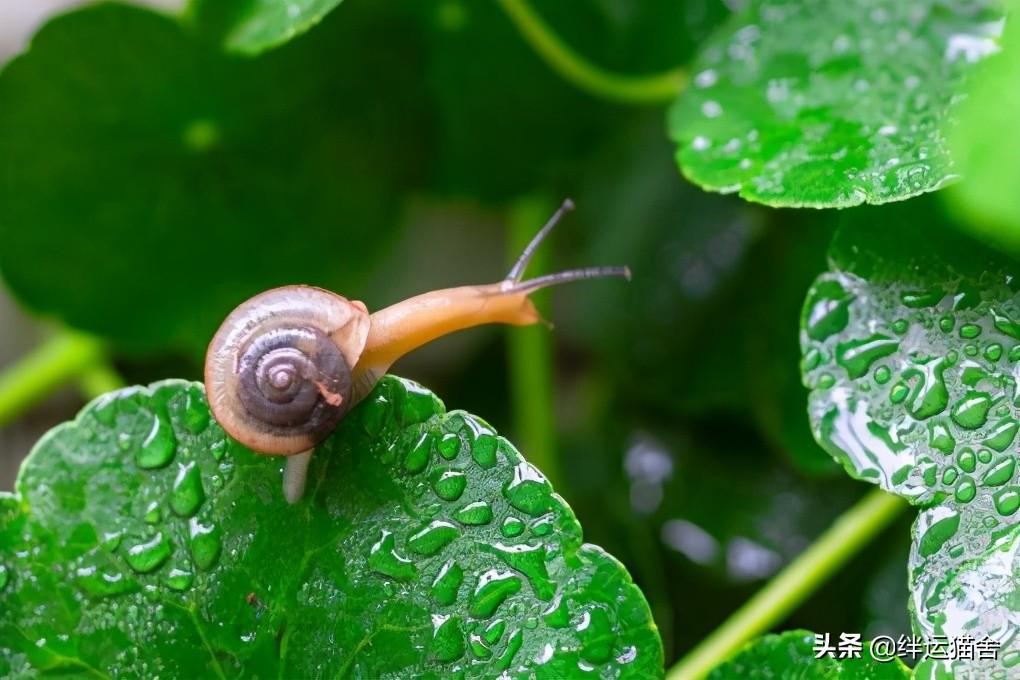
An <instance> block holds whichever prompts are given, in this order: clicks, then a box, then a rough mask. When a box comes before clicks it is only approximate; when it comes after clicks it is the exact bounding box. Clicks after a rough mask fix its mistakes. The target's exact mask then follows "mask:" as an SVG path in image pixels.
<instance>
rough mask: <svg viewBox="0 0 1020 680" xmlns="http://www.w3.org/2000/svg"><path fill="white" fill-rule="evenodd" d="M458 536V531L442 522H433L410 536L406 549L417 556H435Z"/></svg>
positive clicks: (447, 523)
mask: <svg viewBox="0 0 1020 680" xmlns="http://www.w3.org/2000/svg"><path fill="white" fill-rule="evenodd" d="M459 535H460V529H458V528H457V527H455V526H454V525H452V524H450V523H449V522H445V521H443V520H435V521H434V522H432V523H431V524H429V525H428V526H427V527H425V528H424V529H422V530H421V531H419V532H418V533H416V534H414V535H413V536H411V538H409V539H408V541H407V548H408V550H410V551H412V552H416V553H418V554H419V555H435V554H436V553H437V552H439V551H440V550H442V549H443V548H445V547H446V546H447V545H449V544H450V542H451V541H453V540H454V539H455V538H457V536H459Z"/></svg>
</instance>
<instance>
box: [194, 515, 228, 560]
mask: <svg viewBox="0 0 1020 680" xmlns="http://www.w3.org/2000/svg"><path fill="white" fill-rule="evenodd" d="M188 529H189V533H190V539H191V557H192V558H193V559H194V560H195V566H197V567H198V568H199V569H211V568H212V567H213V565H215V564H216V560H217V558H218V557H219V556H220V530H219V527H216V526H211V525H205V524H202V523H201V522H199V521H198V520H197V519H196V518H194V517H193V518H192V519H191V522H190V523H189V524H188Z"/></svg>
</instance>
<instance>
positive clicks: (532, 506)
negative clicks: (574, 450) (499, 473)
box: [503, 461, 553, 516]
mask: <svg viewBox="0 0 1020 680" xmlns="http://www.w3.org/2000/svg"><path fill="white" fill-rule="evenodd" d="M503 493H504V495H505V496H506V499H507V500H508V501H510V504H511V505H512V506H514V507H515V508H517V509H518V510H520V511H521V512H526V513H528V514H529V515H532V516H537V515H541V514H544V513H546V512H548V511H549V510H550V509H552V505H553V499H552V487H550V486H549V482H548V481H546V479H545V477H544V476H543V475H542V473H541V472H539V471H538V469H537V468H536V467H535V466H533V465H532V464H531V463H528V462H527V461H522V462H521V463H518V464H517V466H516V467H515V468H514V478H513V480H512V481H511V482H510V483H509V484H507V486H506V488H505V489H504V491H503Z"/></svg>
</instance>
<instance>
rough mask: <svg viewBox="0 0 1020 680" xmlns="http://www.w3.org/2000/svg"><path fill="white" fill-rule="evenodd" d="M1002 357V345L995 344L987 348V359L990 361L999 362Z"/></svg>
mask: <svg viewBox="0 0 1020 680" xmlns="http://www.w3.org/2000/svg"><path fill="white" fill-rule="evenodd" d="M1001 357H1002V345H1000V344H998V343H995V342H993V343H992V344H990V345H988V347H985V358H986V359H988V360H989V361H998V360H999V359H1000V358H1001Z"/></svg>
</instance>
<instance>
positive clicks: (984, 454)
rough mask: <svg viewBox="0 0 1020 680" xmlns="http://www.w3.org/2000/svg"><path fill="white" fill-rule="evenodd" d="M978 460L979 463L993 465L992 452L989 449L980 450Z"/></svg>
mask: <svg viewBox="0 0 1020 680" xmlns="http://www.w3.org/2000/svg"><path fill="white" fill-rule="evenodd" d="M977 459H978V462H979V463H991V462H992V452H991V451H989V450H988V449H978V452H977Z"/></svg>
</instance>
